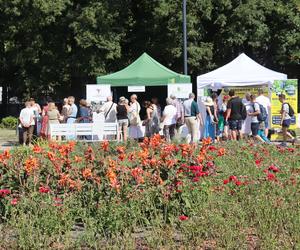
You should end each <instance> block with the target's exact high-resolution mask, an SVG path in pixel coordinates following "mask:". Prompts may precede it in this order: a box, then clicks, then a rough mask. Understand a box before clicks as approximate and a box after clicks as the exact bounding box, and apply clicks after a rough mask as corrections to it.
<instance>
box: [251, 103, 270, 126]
mask: <svg viewBox="0 0 300 250" xmlns="http://www.w3.org/2000/svg"><path fill="white" fill-rule="evenodd" d="M256 103H257V102H256ZM257 104H258V105H259V111H260V113H259V114H258V115H257V120H258V121H259V122H264V121H266V120H267V117H268V114H267V110H266V108H265V107H264V106H263V105H261V104H259V103H257ZM253 110H254V112H255V108H254V104H253Z"/></svg>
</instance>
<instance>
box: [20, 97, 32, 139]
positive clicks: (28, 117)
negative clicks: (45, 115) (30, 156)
mask: <svg viewBox="0 0 300 250" xmlns="http://www.w3.org/2000/svg"><path fill="white" fill-rule="evenodd" d="M19 119H20V126H21V127H22V131H23V145H26V144H28V145H31V140H32V135H33V130H34V125H35V123H34V112H33V109H32V108H31V104H30V102H28V101H27V102H25V108H23V109H22V110H21V113H20V116H19Z"/></svg>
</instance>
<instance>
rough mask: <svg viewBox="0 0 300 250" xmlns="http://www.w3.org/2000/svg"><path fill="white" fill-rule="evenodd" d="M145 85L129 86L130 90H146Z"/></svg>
mask: <svg viewBox="0 0 300 250" xmlns="http://www.w3.org/2000/svg"><path fill="white" fill-rule="evenodd" d="M145 91H146V88H145V86H128V92H145Z"/></svg>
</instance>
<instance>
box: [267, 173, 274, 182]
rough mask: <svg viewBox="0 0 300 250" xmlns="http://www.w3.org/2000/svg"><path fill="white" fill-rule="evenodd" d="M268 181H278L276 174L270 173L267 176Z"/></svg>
mask: <svg viewBox="0 0 300 250" xmlns="http://www.w3.org/2000/svg"><path fill="white" fill-rule="evenodd" d="M267 179H268V180H269V181H273V180H275V179H276V176H275V174H272V173H268V174H267Z"/></svg>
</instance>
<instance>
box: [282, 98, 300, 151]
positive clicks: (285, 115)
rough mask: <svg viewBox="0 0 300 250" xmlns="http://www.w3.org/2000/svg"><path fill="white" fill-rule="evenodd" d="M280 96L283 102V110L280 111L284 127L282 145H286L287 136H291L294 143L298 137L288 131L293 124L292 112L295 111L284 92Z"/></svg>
mask: <svg viewBox="0 0 300 250" xmlns="http://www.w3.org/2000/svg"><path fill="white" fill-rule="evenodd" d="M278 97H279V101H280V102H281V103H282V106H281V111H280V113H281V120H280V125H281V127H282V137H283V141H282V143H281V146H283V147H286V146H287V144H286V141H287V137H289V138H290V139H291V140H292V142H293V143H295V141H296V139H295V138H294V137H293V136H292V135H291V133H289V132H288V129H289V127H290V125H291V118H292V117H291V113H293V110H292V107H291V106H290V104H289V103H287V102H286V99H285V95H284V94H280V95H279V96H278ZM291 111H292V112H291Z"/></svg>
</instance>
